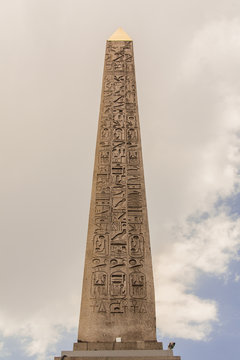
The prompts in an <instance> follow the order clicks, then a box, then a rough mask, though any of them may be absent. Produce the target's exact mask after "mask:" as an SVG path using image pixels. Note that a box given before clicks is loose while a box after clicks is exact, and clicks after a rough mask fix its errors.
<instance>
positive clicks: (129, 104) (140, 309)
mask: <svg viewBox="0 0 240 360" xmlns="http://www.w3.org/2000/svg"><path fill="white" fill-rule="evenodd" d="M117 337H121V339H122V341H123V342H129V341H146V340H156V324H155V298H154V285H153V273H152V259H151V250H150V241H149V230H148V218H147V204H146V195H145V184H144V174H143V162H142V147H141V137H140V127H139V117H138V105H137V92H136V81H135V69H134V56H133V42H132V41H112V40H109V41H107V45H106V55H105V65H104V74H103V86H102V98H101V107H100V116H99V125H98V135H97V145H96V156H95V166H94V174H93V185H92V196H91V207H90V215H89V227H88V236H87V247H86V256H85V269H84V278H83V288H82V302H81V313H80V321H79V333H78V340H79V341H85V342H103V343H105V342H111V341H112V342H114V341H115V339H116V338H117Z"/></svg>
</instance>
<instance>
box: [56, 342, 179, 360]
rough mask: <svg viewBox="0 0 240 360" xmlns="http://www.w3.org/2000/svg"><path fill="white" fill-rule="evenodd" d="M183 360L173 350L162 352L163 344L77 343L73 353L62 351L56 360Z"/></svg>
mask: <svg viewBox="0 0 240 360" xmlns="http://www.w3.org/2000/svg"><path fill="white" fill-rule="evenodd" d="M61 359H63V360H128V359H131V360H181V357H180V356H174V355H173V351H172V350H162V343H158V342H155V341H137V342H131V343H121V342H120V343H117V342H116V343H110V342H109V343H84V342H80V343H76V344H74V350H73V351H62V354H61V357H55V358H54V360H61Z"/></svg>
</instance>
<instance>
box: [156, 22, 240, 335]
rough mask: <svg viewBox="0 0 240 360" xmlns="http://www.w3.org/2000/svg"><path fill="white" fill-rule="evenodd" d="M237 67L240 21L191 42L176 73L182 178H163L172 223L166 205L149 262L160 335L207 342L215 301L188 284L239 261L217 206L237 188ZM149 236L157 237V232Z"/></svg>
mask: <svg viewBox="0 0 240 360" xmlns="http://www.w3.org/2000/svg"><path fill="white" fill-rule="evenodd" d="M239 61H240V22H239V21H238V20H237V19H235V20H232V21H227V20H223V21H214V22H212V23H209V24H206V25H205V26H204V27H203V28H202V29H201V30H199V31H198V32H197V34H196V35H195V36H194V38H193V40H192V43H191V44H190V45H189V47H188V49H187V51H186V53H185V54H184V60H183V62H182V64H183V65H182V71H180V72H179V73H180V74H181V75H180V76H179V79H178V81H179V83H178V91H177V95H179V97H180V100H179V99H177V98H176V99H174V101H175V102H176V104H173V108H174V110H173V112H172V113H171V114H172V116H173V118H174V120H173V121H175V124H176V128H177V130H176V133H177V134H178V135H179V137H180V140H179V139H177V141H176V143H175V147H176V150H175V151H176V154H177V159H176V160H175V162H173V165H172V170H171V171H172V173H174V166H175V165H176V166H177V167H179V165H178V163H182V164H184V165H183V169H184V173H182V174H181V173H180V174H178V175H177V177H175V179H174V180H175V186H176V185H177V186H176V189H174V188H173V187H172V188H171V186H172V185H171V181H169V182H168V178H167V176H169V174H170V172H169V174H167V175H166V183H169V186H166V188H168V191H167V194H169V193H170V194H174V195H173V196H174V199H175V203H176V206H174V205H175V204H174V203H173V204H172V205H173V206H172V213H173V215H174V216H173V217H172V219H171V215H170V212H171V208H169V209H168V206H167V205H166V204H167V201H166V200H165V205H166V208H167V212H166V213H165V214H164V208H163V212H162V213H161V216H162V218H163V219H164V216H165V219H164V220H165V224H167V226H165V228H166V229H167V230H166V229H165V230H164V231H163V234H164V239H163V240H162V242H161V243H160V244H161V248H160V249H159V255H156V256H155V263H157V265H156V271H155V276H156V298H157V322H158V327H159V329H160V332H161V333H162V334H163V335H167V336H178V337H183V338H189V339H196V340H200V339H206V338H207V337H208V335H209V334H210V333H211V331H212V329H213V324H214V322H216V321H217V320H218V318H219V314H218V304H217V299H215V300H214V301H213V300H212V299H211V300H210V299H202V298H199V297H197V296H196V295H194V286H195V284H196V283H197V279H198V277H199V276H200V275H203V274H208V275H211V276H222V277H223V278H224V277H225V278H226V277H228V272H229V264H230V262H231V260H233V259H238V251H239V249H240V235H239V234H240V221H239V220H238V219H236V218H235V217H231V216H230V215H229V208H228V207H224V206H222V207H219V206H217V203H216V202H217V200H218V199H221V200H224V199H225V198H227V197H230V198H231V196H234V195H236V193H238V192H239V189H240V187H239V185H240V182H239V169H240V138H239V130H240V86H239V84H240V82H239V78H238V77H239V70H238V68H239ZM180 88H182V94H181V92H180ZM190 115H191V116H190ZM179 124H180V125H179ZM181 126H182V127H183V129H184V131H182V130H181V129H180V127H181ZM176 138H177V137H176ZM192 139H193V140H194V141H191V140H192ZM189 140H190V141H189ZM183 144H184V145H183ZM189 154H191V156H189ZM185 169H187V171H186V170H185ZM170 175H171V174H170ZM179 179H180V181H179ZM181 194H183V196H181ZM228 206H231V203H229V204H228ZM166 214H167V215H166ZM162 229H164V223H163V226H162ZM156 234H157V236H158V238H161V237H162V235H161V234H160V230H156V229H155V236H156ZM235 281H238V276H236V277H235Z"/></svg>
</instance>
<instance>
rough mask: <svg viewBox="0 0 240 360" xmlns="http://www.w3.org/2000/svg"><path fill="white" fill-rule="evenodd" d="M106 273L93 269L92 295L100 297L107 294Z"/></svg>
mask: <svg viewBox="0 0 240 360" xmlns="http://www.w3.org/2000/svg"><path fill="white" fill-rule="evenodd" d="M107 287H108V282H107V274H106V273H105V272H104V271H95V272H93V273H92V287H91V292H92V296H93V297H95V298H100V297H104V296H107V290H108V289H107Z"/></svg>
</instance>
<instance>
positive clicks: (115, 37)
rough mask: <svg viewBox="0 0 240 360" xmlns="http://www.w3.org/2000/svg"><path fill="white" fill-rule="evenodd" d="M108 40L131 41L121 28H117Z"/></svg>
mask: <svg viewBox="0 0 240 360" xmlns="http://www.w3.org/2000/svg"><path fill="white" fill-rule="evenodd" d="M108 41H132V39H131V38H130V37H129V36H128V34H127V33H126V32H125V31H124V30H123V29H122V28H118V29H117V30H116V31H115V32H114V33H113V34H112V36H110V38H109V39H108Z"/></svg>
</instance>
